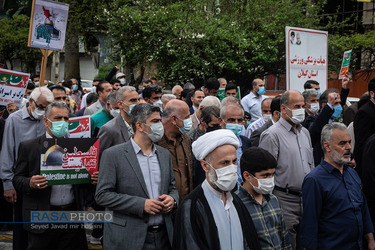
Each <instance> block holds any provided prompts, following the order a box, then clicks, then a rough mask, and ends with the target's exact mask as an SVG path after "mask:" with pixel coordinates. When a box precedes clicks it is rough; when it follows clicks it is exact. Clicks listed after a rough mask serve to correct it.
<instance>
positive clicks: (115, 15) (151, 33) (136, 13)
mask: <svg viewBox="0 0 375 250" xmlns="http://www.w3.org/2000/svg"><path fill="white" fill-rule="evenodd" d="M320 7H321V6H320V5H319V4H312V3H311V2H310V1H307V0H306V1H305V0H302V1H292V0H284V1H272V0H232V1H229V0H226V1H219V0H217V1H207V0H190V1H177V0H176V1H173V0H169V1H161V0H143V1H142V0H140V1H113V2H112V3H111V5H109V9H108V11H105V12H104V16H103V20H108V35H110V36H111V37H112V38H113V46H112V47H113V48H118V49H117V50H116V51H115V53H119V52H120V51H121V52H122V55H124V57H125V63H126V66H128V67H130V68H134V67H137V66H138V65H147V64H150V63H155V62H156V63H157V69H158V76H160V77H161V78H164V79H165V80H166V81H167V82H170V83H178V82H187V81H191V82H194V83H195V84H198V85H199V84H202V83H203V82H204V80H205V79H206V78H208V77H210V76H216V77H220V76H226V77H228V78H229V79H232V80H235V81H236V83H237V84H240V85H242V86H247V87H248V85H249V84H248V83H249V82H250V79H252V78H254V77H255V76H262V75H265V74H267V73H279V72H285V26H297V27H306V28H314V27H317V25H318V24H319V18H317V17H316V13H318V11H319V10H320ZM119 20H121V25H119V24H118V22H119Z"/></svg>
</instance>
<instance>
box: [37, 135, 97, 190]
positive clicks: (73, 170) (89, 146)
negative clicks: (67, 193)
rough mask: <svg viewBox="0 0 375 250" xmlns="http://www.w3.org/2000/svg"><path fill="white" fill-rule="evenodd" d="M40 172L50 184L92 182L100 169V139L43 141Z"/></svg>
mask: <svg viewBox="0 0 375 250" xmlns="http://www.w3.org/2000/svg"><path fill="white" fill-rule="evenodd" d="M41 152H42V154H41V157H40V160H41V162H40V174H41V175H43V176H45V177H46V178H47V180H48V185H49V186H50V185H64V184H81V183H91V175H92V174H94V173H95V172H96V171H98V156H99V139H97V138H61V139H60V138H59V139H46V140H45V141H43V142H42V151H41Z"/></svg>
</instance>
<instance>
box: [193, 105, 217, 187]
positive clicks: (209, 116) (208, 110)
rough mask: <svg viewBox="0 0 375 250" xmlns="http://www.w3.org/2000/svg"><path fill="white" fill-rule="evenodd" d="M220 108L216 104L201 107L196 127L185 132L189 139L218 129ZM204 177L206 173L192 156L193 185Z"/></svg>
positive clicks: (196, 184) (195, 138)
mask: <svg viewBox="0 0 375 250" xmlns="http://www.w3.org/2000/svg"><path fill="white" fill-rule="evenodd" d="M220 122H221V118H220V109H219V108H218V107H216V106H208V107H205V108H203V109H202V113H201V116H200V124H199V125H198V128H196V129H194V130H191V131H189V132H188V133H187V135H188V136H189V137H190V139H191V141H192V142H194V141H195V140H197V139H198V138H199V137H200V136H202V135H204V134H205V133H208V132H211V131H214V130H217V129H220V128H221V126H220ZM205 178H206V173H205V172H204V171H203V169H202V167H201V163H200V161H198V160H197V159H196V158H195V157H194V156H193V187H194V188H195V187H196V186H198V185H199V184H201V183H202V182H203V181H204V179H205Z"/></svg>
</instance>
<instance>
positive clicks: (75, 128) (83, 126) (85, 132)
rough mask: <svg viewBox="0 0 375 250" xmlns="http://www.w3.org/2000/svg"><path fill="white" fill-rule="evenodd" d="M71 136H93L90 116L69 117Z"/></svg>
mask: <svg viewBox="0 0 375 250" xmlns="http://www.w3.org/2000/svg"><path fill="white" fill-rule="evenodd" d="M68 129H69V136H70V138H91V133H90V131H91V129H90V116H89V115H86V116H79V117H71V118H69V125H68Z"/></svg>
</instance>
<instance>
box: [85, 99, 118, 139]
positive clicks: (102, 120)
mask: <svg viewBox="0 0 375 250" xmlns="http://www.w3.org/2000/svg"><path fill="white" fill-rule="evenodd" d="M119 115H120V110H119V108H118V105H117V102H116V93H110V94H109V95H108V96H107V98H106V103H105V105H104V108H102V109H101V110H100V111H98V112H96V113H95V114H93V115H92V116H91V119H90V121H91V136H92V137H96V136H97V135H98V132H99V129H100V128H101V127H102V126H103V125H104V124H106V123H107V122H109V121H110V120H112V119H113V118H114V117H117V116H119Z"/></svg>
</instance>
